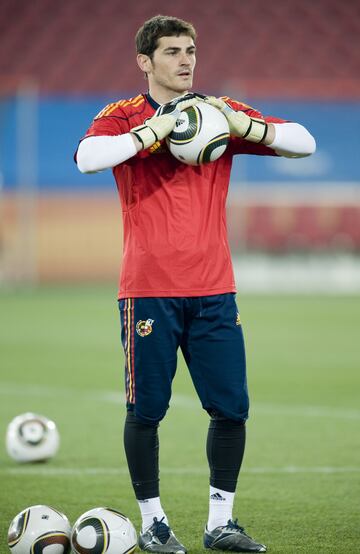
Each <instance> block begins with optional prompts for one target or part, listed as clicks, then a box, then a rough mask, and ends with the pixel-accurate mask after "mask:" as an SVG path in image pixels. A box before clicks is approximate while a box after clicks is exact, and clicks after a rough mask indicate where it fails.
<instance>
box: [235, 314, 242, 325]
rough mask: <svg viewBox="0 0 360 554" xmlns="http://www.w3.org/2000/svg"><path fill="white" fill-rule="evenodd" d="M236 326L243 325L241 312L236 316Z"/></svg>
mask: <svg viewBox="0 0 360 554" xmlns="http://www.w3.org/2000/svg"><path fill="white" fill-rule="evenodd" d="M236 325H241V319H240V314H239V312H237V314H236Z"/></svg>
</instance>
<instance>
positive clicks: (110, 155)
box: [76, 133, 142, 173]
mask: <svg viewBox="0 0 360 554" xmlns="http://www.w3.org/2000/svg"><path fill="white" fill-rule="evenodd" d="M141 148H142V146H141V144H140V142H139V141H138V140H137V139H136V137H135V136H134V135H133V134H132V133H125V134H124V135H115V136H111V135H109V136H92V137H91V136H90V137H87V138H85V139H84V140H82V141H81V142H80V144H79V148H78V150H77V154H76V163H77V166H78V168H79V170H80V171H81V173H97V172H98V171H103V170H104V169H109V168H110V167H115V166H116V165H118V164H121V163H122V162H125V161H126V160H128V159H129V158H132V157H133V156H135V154H137V152H139V150H141Z"/></svg>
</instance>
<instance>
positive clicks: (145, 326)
mask: <svg viewBox="0 0 360 554" xmlns="http://www.w3.org/2000/svg"><path fill="white" fill-rule="evenodd" d="M153 323H154V320H153V319H147V320H146V321H143V320H140V321H138V322H137V324H136V332H137V334H138V335H140V337H146V336H147V335H150V333H151V332H152V324H153Z"/></svg>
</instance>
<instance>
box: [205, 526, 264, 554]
mask: <svg viewBox="0 0 360 554" xmlns="http://www.w3.org/2000/svg"><path fill="white" fill-rule="evenodd" d="M204 546H205V548H210V549H211V550H225V551H231V552H266V546H265V545H264V544H260V543H257V542H255V541H254V540H253V539H252V538H251V537H249V535H247V534H246V533H245V530H244V528H243V527H240V526H239V525H238V522H237V519H235V521H232V520H231V519H229V521H228V522H227V525H223V526H221V527H215V529H213V531H208V530H207V528H205V533H204Z"/></svg>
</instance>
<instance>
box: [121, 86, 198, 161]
mask: <svg viewBox="0 0 360 554" xmlns="http://www.w3.org/2000/svg"><path fill="white" fill-rule="evenodd" d="M186 96H187V95H186ZM184 98H185V96H183V97H180V98H178V99H177V98H176V100H177V103H175V102H174V101H173V100H172V102H168V103H167V104H163V105H162V106H160V107H159V108H158V109H157V110H156V112H155V114H154V115H153V117H151V118H150V119H148V120H147V121H145V122H144V124H143V125H139V126H138V127H134V128H133V129H130V133H133V134H134V135H135V136H136V138H137V139H138V140H139V141H140V142H141V144H142V145H143V150H145V149H146V148H149V147H150V146H152V145H153V144H154V143H155V142H158V141H159V140H162V139H163V138H165V137H167V135H168V134H169V133H171V131H172V130H173V129H174V127H175V124H176V121H177V119H178V117H179V115H180V112H182V111H183V110H186V109H187V108H190V107H191V106H194V105H195V104H197V103H198V102H199V99H198V98H195V97H192V98H188V99H185V100H184Z"/></svg>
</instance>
